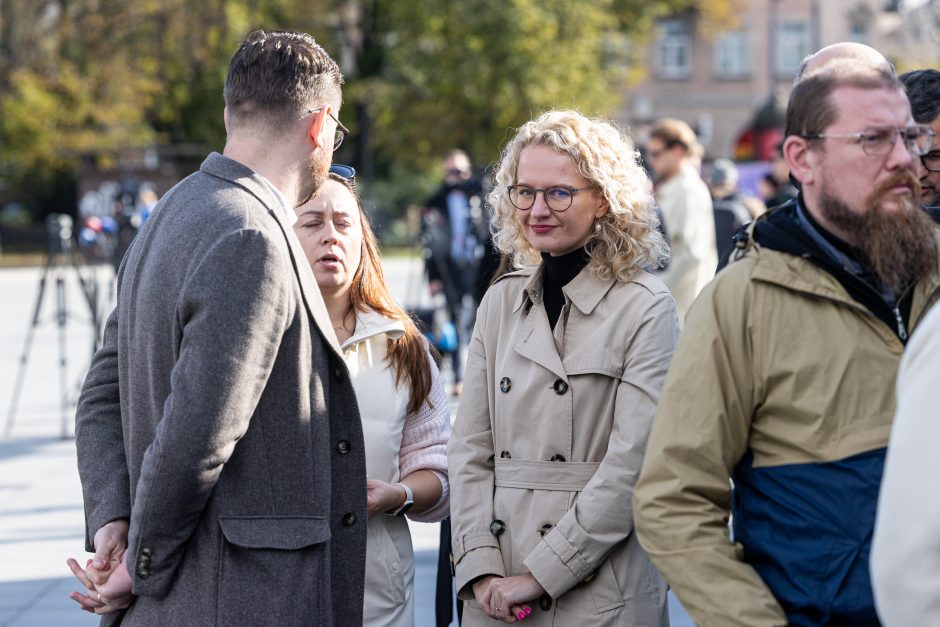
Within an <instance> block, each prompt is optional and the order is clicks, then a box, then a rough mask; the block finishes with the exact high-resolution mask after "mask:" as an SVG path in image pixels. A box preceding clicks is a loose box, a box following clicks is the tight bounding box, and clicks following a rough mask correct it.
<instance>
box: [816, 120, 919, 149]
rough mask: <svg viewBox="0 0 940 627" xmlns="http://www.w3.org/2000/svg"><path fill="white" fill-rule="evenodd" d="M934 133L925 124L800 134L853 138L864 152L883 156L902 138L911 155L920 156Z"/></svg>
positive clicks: (819, 137)
mask: <svg viewBox="0 0 940 627" xmlns="http://www.w3.org/2000/svg"><path fill="white" fill-rule="evenodd" d="M935 135H936V133H934V132H933V130H931V129H930V128H928V127H926V126H920V125H914V126H904V127H900V128H898V127H895V126H869V127H868V128H866V129H865V130H863V131H858V132H857V133H805V134H803V135H800V137H802V138H803V139H810V140H813V139H829V138H835V139H854V140H855V141H854V142H853V143H856V144H860V145H861V147H862V150H864V151H865V154H867V155H871V156H874V157H880V156H884V155H886V154H888V153H890V152H891V150H892V149H893V148H894V144H895V143H896V142H897V141H898V137H901V138H902V139H903V140H904V145H905V146H906V147H907V150H908V152H910V153H911V154H912V155H914V156H917V157H920V156H923V155H926V154H927V153H929V152H930V148H931V146H932V145H933V138H934V136H935Z"/></svg>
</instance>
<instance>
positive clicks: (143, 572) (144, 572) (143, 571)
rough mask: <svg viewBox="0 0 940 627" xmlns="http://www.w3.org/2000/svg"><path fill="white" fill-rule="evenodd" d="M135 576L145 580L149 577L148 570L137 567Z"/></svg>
mask: <svg viewBox="0 0 940 627" xmlns="http://www.w3.org/2000/svg"><path fill="white" fill-rule="evenodd" d="M137 574H138V575H140V578H141V579H146V578H147V577H149V576H150V569H149V568H147V567H146V566H139V567H138V568H137Z"/></svg>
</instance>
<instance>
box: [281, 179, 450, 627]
mask: <svg viewBox="0 0 940 627" xmlns="http://www.w3.org/2000/svg"><path fill="white" fill-rule="evenodd" d="M354 176H355V171H354V170H353V169H352V168H350V167H349V166H342V165H333V166H332V167H331V169H330V176H329V178H327V180H326V181H325V182H324V183H323V185H322V186H321V188H320V192H319V193H318V194H317V196H316V197H315V198H314V199H313V200H311V201H309V202H308V203H307V204H305V205H302V206H301V207H299V208H298V209H297V214H298V219H297V223H296V224H295V225H294V229H295V231H296V232H297V236H298V238H299V239H300V244H301V246H302V247H303V249H304V252H305V253H306V256H307V261H309V262H310V267H311V268H312V269H313V275H314V276H315V277H316V279H317V285H319V287H320V291H321V293H322V294H323V300H324V301H325V303H326V309H327V311H328V312H329V314H330V320H331V321H332V323H333V329H334V330H335V331H336V336H337V339H338V340H339V343H340V347H341V348H342V350H343V358H344V360H345V361H346V367H347V368H348V370H349V377H350V379H351V380H352V383H353V387H354V388H355V390H356V398H357V400H358V402H359V416H360V417H361V419H362V425H363V429H362V431H363V437H364V438H365V454H366V470H367V472H368V477H369V479H368V481H367V484H366V485H367V493H368V512H369V514H368V515H369V524H368V540H367V542H366V571H365V572H366V578H365V604H364V609H363V624H364V625H368V626H370V627H377V626H379V625H382V626H388V627H392V626H396V627H398V626H401V627H408V626H413V625H414V607H413V605H414V551H413V549H412V546H411V532H410V531H409V529H408V523H407V521H406V520H405V516H406V515H407V516H408V518H411V519H412V520H416V521H420V522H437V521H439V520H441V519H442V518H443V517H444V516H446V515H447V513H448V507H449V498H448V494H447V485H448V484H447V439H448V437H449V435H450V407H449V405H448V403H447V394H446V393H445V392H444V385H443V383H442V381H441V378H440V374H439V373H438V371H437V366H436V365H435V363H434V360H433V359H432V358H431V354H430V352H429V346H428V342H427V340H426V339H425V338H424V336H423V335H422V334H421V332H420V331H418V329H417V327H416V326H415V324H414V322H412V320H411V318H410V317H409V316H408V314H406V313H405V312H404V310H402V308H401V307H399V306H398V305H397V304H396V303H395V301H394V299H393V298H392V295H391V293H390V292H389V289H388V284H387V283H386V282H385V274H384V273H383V271H382V262H381V258H380V257H379V247H378V242H377V240H376V238H375V235H374V233H373V231H372V227H371V226H370V224H369V220H368V218H367V217H366V213H365V211H364V209H363V206H362V200H361V199H360V197H359V194H358V193H357V190H356V188H355V179H354V178H353V177H354ZM338 445H339V446H343V444H342V443H339V444H338ZM345 446H347V447H348V446H350V445H349V444H348V443H347V444H346V445H345ZM308 618H310V619H313V618H314V617H308Z"/></svg>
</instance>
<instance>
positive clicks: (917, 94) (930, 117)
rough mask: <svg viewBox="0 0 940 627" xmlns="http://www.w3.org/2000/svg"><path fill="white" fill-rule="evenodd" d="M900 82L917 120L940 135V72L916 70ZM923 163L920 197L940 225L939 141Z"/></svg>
mask: <svg viewBox="0 0 940 627" xmlns="http://www.w3.org/2000/svg"><path fill="white" fill-rule="evenodd" d="M899 78H900V79H901V82H902V83H904V86H905V87H906V88H907V97H908V99H910V101H911V112H912V113H913V114H914V120H915V121H916V122H917V123H918V124H924V125H925V126H929V127H930V128H931V130H933V132H934V133H937V134H940V72H938V71H937V70H915V71H913V72H906V73H904V74H902V75H901V76H900V77H899ZM920 161H921V166H922V169H921V172H920V193H921V196H922V200H923V203H924V208H925V209H927V211H928V213H930V215H931V216H932V217H933V218H934V220H936V221H940V142H938V141H936V140H935V141H934V145H933V147H932V148H931V150H930V152H929V153H927V154H926V155H924V156H922V157H921V158H920Z"/></svg>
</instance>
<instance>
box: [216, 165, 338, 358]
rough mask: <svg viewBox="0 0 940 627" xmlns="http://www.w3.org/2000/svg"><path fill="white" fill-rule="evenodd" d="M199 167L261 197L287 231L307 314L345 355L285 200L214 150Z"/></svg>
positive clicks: (251, 174) (295, 272)
mask: <svg viewBox="0 0 940 627" xmlns="http://www.w3.org/2000/svg"><path fill="white" fill-rule="evenodd" d="M199 169H200V170H201V171H202V172H204V173H206V174H208V175H210V176H214V177H216V178H220V179H224V180H226V181H229V182H231V183H233V184H235V185H238V186H239V187H241V188H242V189H244V190H245V191H247V192H248V193H250V194H251V195H252V196H254V197H255V198H257V199H258V201H259V202H260V203H261V204H263V205H264V207H265V209H267V210H268V214H270V215H271V216H272V217H273V218H274V219H275V220H276V221H277V224H278V226H279V227H281V232H282V233H283V234H284V239H285V240H286V241H287V246H288V249H289V251H290V256H291V263H292V264H293V266H294V274H295V275H296V276H297V280H298V281H299V282H300V292H301V294H302V295H303V301H304V304H305V305H306V306H307V313H308V314H309V315H310V317H311V318H312V319H313V321H314V323H315V324H316V326H317V327H318V328H319V330H320V334H321V335H322V336H323V339H325V340H326V342H327V344H329V345H330V348H332V349H333V352H334V353H335V354H336V356H337V357H340V358H342V355H343V351H342V350H341V349H340V346H339V340H337V339H336V333H335V332H334V331H333V324H332V323H331V322H330V315H329V313H328V312H327V310H326V305H325V304H324V303H323V296H322V294H320V288H319V286H317V282H316V279H315V278H314V276H313V270H311V269H310V264H309V263H308V262H307V256H306V255H304V252H303V249H302V248H301V247H300V241H299V240H298V239H297V235H296V234H295V233H294V229H293V226H292V225H291V224H288V222H287V217H286V216H285V215H284V212H283V211H281V202H280V201H279V200H278V198H277V196H276V195H275V194H274V191H273V190H272V189H271V188H270V187H269V186H268V185H267V184H265V182H264V181H262V180H261V179H260V178H258V176H257V175H256V174H255V172H254V171H253V170H251V169H250V168H248V167H247V166H244V165H242V164H241V163H238V162H237V161H235V160H233V159H229V158H228V157H226V156H224V155H220V154H219V153H217V152H213V153H211V154H210V155H209V156H208V157H206V159H205V161H203V162H202V165H201V166H200V167H199Z"/></svg>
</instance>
